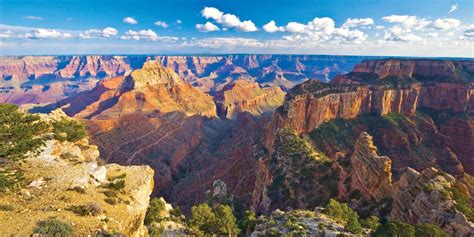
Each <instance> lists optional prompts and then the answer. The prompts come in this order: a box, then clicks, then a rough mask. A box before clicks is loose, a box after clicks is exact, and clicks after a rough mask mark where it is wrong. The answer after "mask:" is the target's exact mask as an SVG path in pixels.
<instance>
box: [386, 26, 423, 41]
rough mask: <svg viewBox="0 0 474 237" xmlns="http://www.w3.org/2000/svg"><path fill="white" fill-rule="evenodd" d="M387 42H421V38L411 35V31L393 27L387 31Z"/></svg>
mask: <svg viewBox="0 0 474 237" xmlns="http://www.w3.org/2000/svg"><path fill="white" fill-rule="evenodd" d="M383 38H384V40H385V41H403V42H419V41H421V40H422V38H421V37H419V36H417V35H415V34H413V33H411V30H410V29H407V28H403V27H400V26H392V27H390V28H388V29H387V30H386V31H385V34H384V37H383Z"/></svg>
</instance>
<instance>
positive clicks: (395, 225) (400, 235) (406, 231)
mask: <svg viewBox="0 0 474 237" xmlns="http://www.w3.org/2000/svg"><path fill="white" fill-rule="evenodd" d="M373 236H374V237H415V227H414V226H412V225H410V224H407V223H403V222H399V221H387V222H384V223H382V224H381V225H380V226H379V227H378V228H377V230H376V231H375V233H374V234H373Z"/></svg>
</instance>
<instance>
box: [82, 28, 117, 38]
mask: <svg viewBox="0 0 474 237" xmlns="http://www.w3.org/2000/svg"><path fill="white" fill-rule="evenodd" d="M117 34H118V30H117V29H115V28H112V27H106V28H104V29H102V30H99V29H90V30H86V31H84V32H82V33H80V34H79V37H80V38H82V39H99V38H111V37H113V36H116V35H117Z"/></svg>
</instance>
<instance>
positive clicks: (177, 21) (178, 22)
mask: <svg viewBox="0 0 474 237" xmlns="http://www.w3.org/2000/svg"><path fill="white" fill-rule="evenodd" d="M174 23H175V24H178V25H179V24H181V23H183V21H181V20H180V19H177V20H176V21H174Z"/></svg>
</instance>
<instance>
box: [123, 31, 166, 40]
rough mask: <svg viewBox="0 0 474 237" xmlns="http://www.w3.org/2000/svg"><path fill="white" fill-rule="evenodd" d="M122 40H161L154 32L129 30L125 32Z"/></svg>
mask: <svg viewBox="0 0 474 237" xmlns="http://www.w3.org/2000/svg"><path fill="white" fill-rule="evenodd" d="M120 39H123V40H147V41H158V40H159V39H160V38H159V37H158V35H157V34H156V33H155V32H154V31H152V30H150V29H148V30H140V31H134V30H129V31H127V32H125V34H124V35H122V36H121V37H120Z"/></svg>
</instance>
